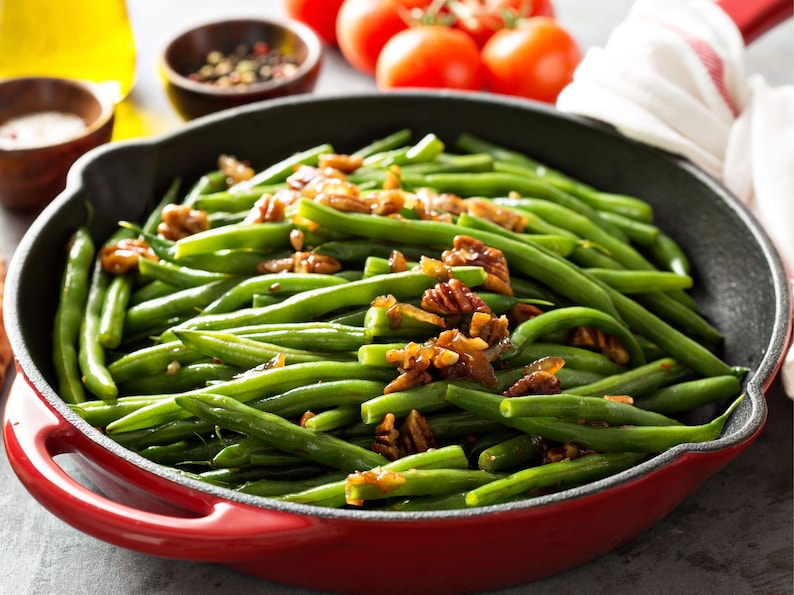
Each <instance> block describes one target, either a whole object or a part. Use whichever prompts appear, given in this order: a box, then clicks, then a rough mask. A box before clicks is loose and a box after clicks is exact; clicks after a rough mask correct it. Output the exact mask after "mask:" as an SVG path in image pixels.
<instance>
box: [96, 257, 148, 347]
mask: <svg viewBox="0 0 794 595" xmlns="http://www.w3.org/2000/svg"><path fill="white" fill-rule="evenodd" d="M143 260H145V259H143ZM134 283H135V279H134V278H133V276H132V275H117V276H115V277H113V279H111V281H110V284H109V285H108V288H107V291H105V300H104V302H103V304H102V309H101V310H100V312H99V327H98V329H97V340H98V341H99V344H100V345H101V346H102V347H104V348H105V349H115V348H116V347H118V346H119V345H121V341H122V339H123V338H124V319H125V316H126V309H127V306H128V305H129V303H130V298H131V296H132V287H133V284H134Z"/></svg>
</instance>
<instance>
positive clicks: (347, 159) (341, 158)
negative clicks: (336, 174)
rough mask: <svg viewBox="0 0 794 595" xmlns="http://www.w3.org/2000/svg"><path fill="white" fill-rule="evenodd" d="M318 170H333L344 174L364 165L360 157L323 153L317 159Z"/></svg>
mask: <svg viewBox="0 0 794 595" xmlns="http://www.w3.org/2000/svg"><path fill="white" fill-rule="evenodd" d="M317 162H318V165H319V166H320V169H326V168H329V167H330V168H333V169H335V170H338V171H341V172H344V173H346V174H349V173H352V172H354V171H356V170H357V169H358V168H359V167H361V165H362V164H363V163H364V158H363V157H361V156H360V155H343V154H339V153H324V154H323V155H320V156H319V157H318V158H317Z"/></svg>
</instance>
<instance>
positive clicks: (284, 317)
mask: <svg viewBox="0 0 794 595" xmlns="http://www.w3.org/2000/svg"><path fill="white" fill-rule="evenodd" d="M455 269H456V270H457V271H458V273H459V277H461V278H462V280H463V281H464V282H465V283H466V284H467V285H468V286H469V287H476V286H477V285H479V284H481V283H482V282H483V281H484V280H485V272H484V271H483V270H482V269H481V268H480V267H455ZM436 281H437V280H436V279H435V277H432V276H430V275H426V274H425V273H422V272H411V271H409V272H405V273H395V274H393V275H380V276H377V277H369V278H367V279H362V280H361V281H350V282H348V283H344V284H342V285H334V286H331V287H321V288H318V289H313V290H308V291H304V292H301V293H298V294H295V295H293V296H291V297H288V298H286V299H285V300H284V301H282V302H279V303H278V304H273V305H272V306H264V307H262V308H241V309H239V310H236V311H234V312H230V313H225V314H207V315H204V316H197V317H195V318H194V319H192V320H191V321H190V322H189V323H187V324H186V325H184V327H185V328H192V329H204V330H218V329H225V328H231V327H234V326H239V325H242V324H245V325H251V324H259V323H265V322H269V323H276V322H296V321H306V320H309V319H312V318H318V317H321V316H323V315H325V314H328V313H329V312H333V311H337V310H341V309H343V308H349V307H353V306H363V305H367V304H369V303H371V302H372V300H374V299H375V298H376V297H378V296H381V295H386V294H392V295H394V296H395V297H396V298H397V299H404V298H411V297H415V296H417V295H420V294H421V293H422V292H423V291H425V290H426V289H429V288H431V287H432V286H433V285H434V284H435V283H436Z"/></svg>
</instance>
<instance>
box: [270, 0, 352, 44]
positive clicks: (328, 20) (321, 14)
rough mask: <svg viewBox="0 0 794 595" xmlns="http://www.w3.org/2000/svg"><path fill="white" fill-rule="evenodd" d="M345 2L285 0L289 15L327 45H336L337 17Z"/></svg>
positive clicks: (339, 0) (333, 0)
mask: <svg viewBox="0 0 794 595" xmlns="http://www.w3.org/2000/svg"><path fill="white" fill-rule="evenodd" d="M342 1H343V0H284V7H285V8H286V10H287V14H288V15H289V16H290V17H292V18H293V19H295V20H297V21H300V22H301V23H303V24H304V25H308V26H309V27H311V28H312V29H314V31H315V32H316V33H317V35H319V36H320V39H322V40H323V41H324V42H325V43H328V44H331V45H336V15H337V13H338V12H339V7H340V6H342Z"/></svg>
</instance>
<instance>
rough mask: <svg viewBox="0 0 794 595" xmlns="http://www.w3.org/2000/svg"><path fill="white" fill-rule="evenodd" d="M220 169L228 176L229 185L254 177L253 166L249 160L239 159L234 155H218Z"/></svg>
mask: <svg viewBox="0 0 794 595" xmlns="http://www.w3.org/2000/svg"><path fill="white" fill-rule="evenodd" d="M218 169H219V170H220V172H221V173H222V174H223V175H224V176H226V183H227V184H228V185H229V186H231V185H233V184H237V183H238V182H244V181H245V180H250V179H251V178H253V177H254V170H253V168H252V167H251V166H250V165H249V164H248V163H247V162H245V161H239V160H238V159H237V158H236V157H234V156H233V155H221V156H220V157H218Z"/></svg>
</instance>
